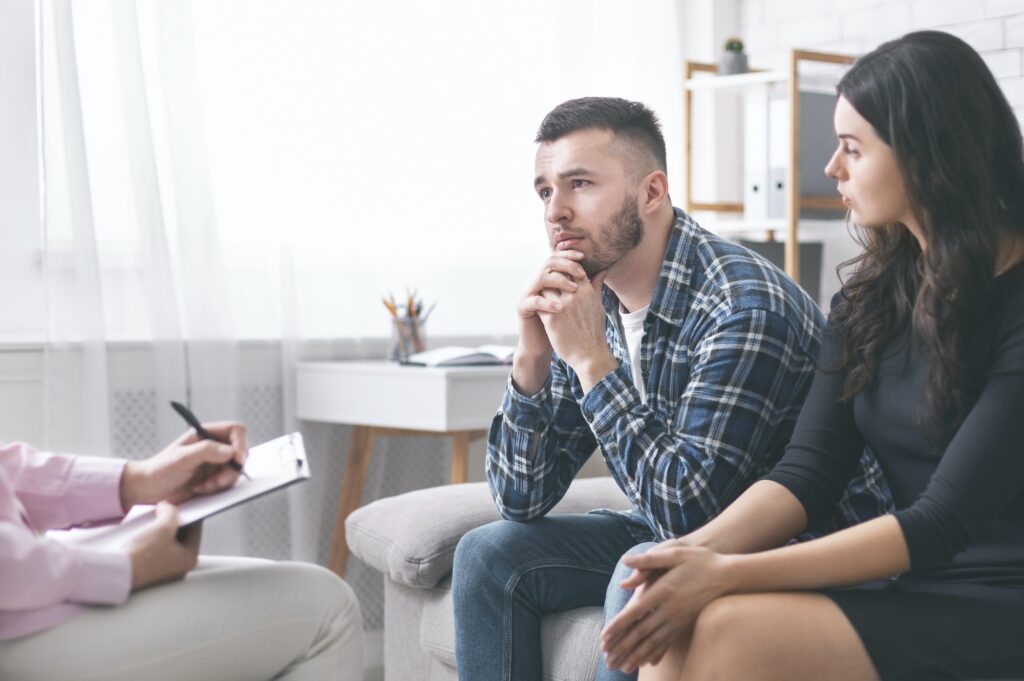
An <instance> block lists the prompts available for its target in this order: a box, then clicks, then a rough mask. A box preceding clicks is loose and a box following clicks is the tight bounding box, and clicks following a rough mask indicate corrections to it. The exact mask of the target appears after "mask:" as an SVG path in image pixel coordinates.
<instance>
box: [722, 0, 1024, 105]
mask: <svg viewBox="0 0 1024 681" xmlns="http://www.w3.org/2000/svg"><path fill="white" fill-rule="evenodd" d="M738 5H739V12H737V16H738V17H739V24H740V25H739V30H738V33H739V35H740V36H742V37H743V39H744V41H745V42H746V44H747V53H748V54H749V55H750V61H751V65H752V66H753V67H757V68H782V67H784V66H785V65H786V59H787V50H788V49H790V48H793V47H802V48H809V49H816V50H825V51H831V52H842V53H847V54H863V53H864V52H867V51H869V50H871V49H873V48H874V47H876V46H877V45H878V44H879V43H882V42H884V41H886V40H889V39H891V38H895V37H897V36H900V35H902V34H904V33H907V32H909V31H915V30H921V29H938V30H941V31H947V32H949V33H952V34H954V35H957V36H959V37H961V38H963V39H964V40H966V41H967V42H968V43H969V44H970V45H971V46H972V47H974V49H976V50H978V52H980V53H981V56H982V57H984V59H985V61H986V63H988V65H989V68H990V69H992V72H993V73H994V74H995V76H996V78H997V79H998V81H999V84H1000V85H1001V86H1002V87H1003V91H1004V92H1005V93H1006V97H1007V99H1008V100H1009V101H1010V104H1011V105H1012V106H1013V107H1015V110H1016V112H1017V118H1018V119H1020V120H1021V121H1024V77H1022V76H1024V0H817V1H816V2H807V1H806V0H738Z"/></svg>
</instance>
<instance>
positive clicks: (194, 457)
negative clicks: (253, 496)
mask: <svg viewBox="0 0 1024 681" xmlns="http://www.w3.org/2000/svg"><path fill="white" fill-rule="evenodd" d="M204 427H205V428H206V429H207V430H208V431H210V433H211V434H213V435H215V436H217V437H218V438H220V439H222V440H224V441H225V442H230V443H231V444H223V443H220V442H215V441H213V440H200V439H199V437H198V436H197V435H196V432H195V431H194V430H191V429H190V430H189V431H188V432H187V433H185V434H184V435H182V436H181V437H179V438H178V439H177V440H175V441H174V442H172V443H171V444H170V445H168V446H167V448H166V449H164V450H163V451H162V452H160V453H159V454H155V455H154V456H151V457H150V458H148V459H143V460H141V461H129V462H128V463H127V464H126V465H125V469H124V474H123V475H122V477H121V507H122V508H123V509H124V510H125V511H127V510H128V509H130V508H131V507H132V506H134V505H135V504H155V503H157V502H158V501H169V502H171V503H172V504H180V503H181V502H183V501H187V500H188V499H191V498H192V497H194V496H196V495H200V494H211V493H213V492H218V491H220V490H222V489H227V488H228V487H231V486H232V485H234V484H235V482H236V481H237V480H238V476H239V472H238V471H236V470H234V469H232V468H231V467H230V466H228V465H227V463H228V461H230V460H231V459H234V460H235V461H237V462H238V463H240V464H241V463H244V462H245V457H246V456H247V455H248V447H247V444H246V438H245V426H243V425H242V424H240V423H235V422H223V423H211V424H204Z"/></svg>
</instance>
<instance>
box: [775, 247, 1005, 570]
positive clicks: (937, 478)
mask: <svg viewBox="0 0 1024 681" xmlns="http://www.w3.org/2000/svg"><path fill="white" fill-rule="evenodd" d="M982 327H983V328H981V329H980V333H979V335H978V338H979V339H980V341H981V342H980V344H979V346H978V347H979V355H978V356H977V357H974V358H972V365H974V366H976V367H978V369H977V370H978V371H984V372H985V373H986V376H987V379H986V381H985V383H984V387H983V388H982V390H981V392H980V394H979V396H978V399H977V401H976V402H975V403H974V405H973V406H972V408H971V410H970V412H969V414H968V415H967V417H966V419H965V420H964V422H963V424H962V425H961V426H960V428H959V429H958V431H957V432H956V434H955V436H954V437H953V439H952V440H951V441H950V442H949V444H948V445H947V446H946V448H945V451H944V452H942V455H941V457H935V456H934V454H933V452H934V447H933V445H932V444H931V443H930V441H929V440H928V439H927V438H926V437H925V436H924V433H923V431H922V428H921V426H920V425H919V424H920V409H921V404H922V401H923V400H922V396H923V394H924V389H925V384H926V381H927V373H928V361H927V359H926V357H925V356H924V353H923V352H922V350H921V348H920V347H919V346H918V347H915V342H914V340H913V337H912V334H910V333H908V334H907V336H906V337H904V338H901V339H897V340H896V341H895V342H893V343H892V344H890V346H889V348H887V349H886V351H885V353H884V355H883V360H882V362H881V363H880V365H879V370H878V374H877V376H876V379H875V381H874V382H873V384H872V386H871V387H870V388H869V389H868V390H866V391H865V392H863V393H861V394H860V395H858V396H857V397H855V398H854V399H853V400H850V401H846V402H842V401H840V400H839V396H840V395H841V392H842V385H843V380H844V375H843V374H836V373H832V374H830V373H827V372H825V371H819V372H818V374H817V375H816V376H815V379H814V382H813V383H812V385H811V389H810V392H809V394H808V396H807V401H806V402H805V404H804V408H803V410H802V411H801V413H800V417H799V418H798V420H797V423H796V427H795V429H794V431H793V437H792V439H791V441H790V444H789V446H788V447H787V449H786V452H785V455H784V456H783V458H782V460H781V461H780V462H779V463H778V465H777V466H776V467H775V468H774V469H773V471H772V472H771V473H770V474H769V475H768V476H767V477H766V479H768V480H773V481H775V482H777V483H779V484H782V485H784V486H785V487H786V488H787V489H788V490H789V491H790V492H792V493H793V494H794V495H795V496H796V497H797V499H799V501H800V503H801V504H802V505H803V506H804V508H805V510H806V512H807V516H808V521H809V523H813V522H814V521H815V519H817V518H821V517H824V516H827V515H828V514H829V513H831V512H832V510H833V509H834V508H835V504H836V502H837V501H838V499H839V496H840V495H841V494H842V491H843V489H844V488H845V486H846V484H847V481H848V480H849V478H850V475H851V474H852V472H853V471H854V470H855V466H856V464H857V460H858V456H859V455H860V453H861V452H862V451H863V449H864V447H868V448H870V449H871V451H872V452H873V453H874V454H875V456H876V457H877V459H878V462H879V464H880V465H881V467H882V470H883V472H884V473H885V476H886V478H887V480H888V482H889V486H890V488H891V490H892V496H893V501H894V504H895V508H896V511H895V517H896V519H897V521H898V522H899V524H900V527H901V528H902V530H903V534H904V536H905V537H906V540H907V545H908V547H909V550H910V562H911V571H912V572H913V573H915V574H927V575H932V576H935V577H942V578H952V579H968V580H970V581H975V582H986V583H1005V584H1018V585H1024V265H1018V266H1017V267H1015V268H1013V269H1012V270H1010V271H1009V272H1007V273H1005V274H1003V275H1002V276H1000V277H998V278H997V280H996V294H995V298H994V300H993V306H992V313H991V314H990V315H989V316H988V318H987V319H986V320H985V321H984V322H983V323H982ZM825 336H826V337H825V339H824V342H823V344H822V350H821V355H820V361H819V366H821V367H823V368H826V369H827V368H828V367H830V366H832V365H834V364H835V362H836V359H837V357H838V344H837V339H836V338H835V334H834V332H833V329H832V328H831V327H829V329H827V331H826V334H825ZM974 360H976V361H974ZM930 454H931V455H930Z"/></svg>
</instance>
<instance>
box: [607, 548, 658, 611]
mask: <svg viewBox="0 0 1024 681" xmlns="http://www.w3.org/2000/svg"><path fill="white" fill-rule="evenodd" d="M655 546H657V544H656V543H655V542H644V543H643V544H637V545H636V546H634V547H633V548H631V549H630V550H629V551H626V553H625V554H623V556H622V558H625V557H626V556H633V555H636V554H638V553H645V552H647V551H648V550H649V549H651V548H653V547H655ZM622 558H620V559H619V562H618V563H617V564H616V565H615V572H613V573H612V578H611V580H610V581H609V582H608V591H607V592H606V593H605V598H604V619H605V621H606V622H607V621H608V620H610V619H611V618H613V617H615V615H617V614H618V613H619V612H620V611H621V610H622V609H623V608H624V607H626V604H627V603H629V599H630V597H631V596H632V595H633V590H632V589H623V588H622V587H620V586H619V584H620V583H622V581H623V580H625V579H626V578H627V577H629V576H630V575H631V574H632V573H633V568H631V567H629V566H627V565H626V564H625V563H624V562H622Z"/></svg>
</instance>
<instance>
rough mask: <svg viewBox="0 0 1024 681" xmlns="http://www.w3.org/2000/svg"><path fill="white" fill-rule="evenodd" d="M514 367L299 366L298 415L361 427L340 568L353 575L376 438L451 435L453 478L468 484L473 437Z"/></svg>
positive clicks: (337, 556) (338, 536)
mask: <svg viewBox="0 0 1024 681" xmlns="http://www.w3.org/2000/svg"><path fill="white" fill-rule="evenodd" d="M510 370H511V369H510V367H508V366H475V367H446V368H437V367H411V366H400V365H398V364H395V363H393V362H388V361H364V362H299V363H298V364H297V365H296V379H297V380H296V383H297V385H296V416H297V417H298V418H300V419H303V420H306V421H324V422H327V423H344V424H350V425H353V426H355V427H354V428H353V429H352V441H351V447H350V450H349V454H348V462H347V463H346V464H345V474H344V477H343V478H342V480H341V498H340V499H339V501H338V515H337V520H336V521H335V526H334V538H333V540H332V542H331V563H330V567H331V569H332V570H334V572H336V573H337V574H339V575H341V576H344V574H345V565H346V563H347V562H348V544H346V542H345V519H346V518H348V516H349V514H350V513H351V512H352V511H354V510H355V509H356V508H358V507H359V505H360V504H361V503H362V497H363V483H364V481H365V479H366V469H367V467H368V466H369V463H370V455H371V453H372V452H373V441H374V439H375V438H377V437H394V436H397V437H403V436H423V435H439V436H445V437H451V438H452V475H451V481H452V482H453V483H459V482H465V481H466V469H467V466H468V460H469V443H470V441H472V440H474V439H477V438H480V437H483V436H484V435H486V434H487V430H486V429H487V427H488V426H489V425H490V423H491V419H493V418H494V414H495V413H496V412H497V410H498V407H499V406H500V404H501V396H502V393H503V392H504V390H505V383H506V381H507V380H508V373H509V371H510Z"/></svg>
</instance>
